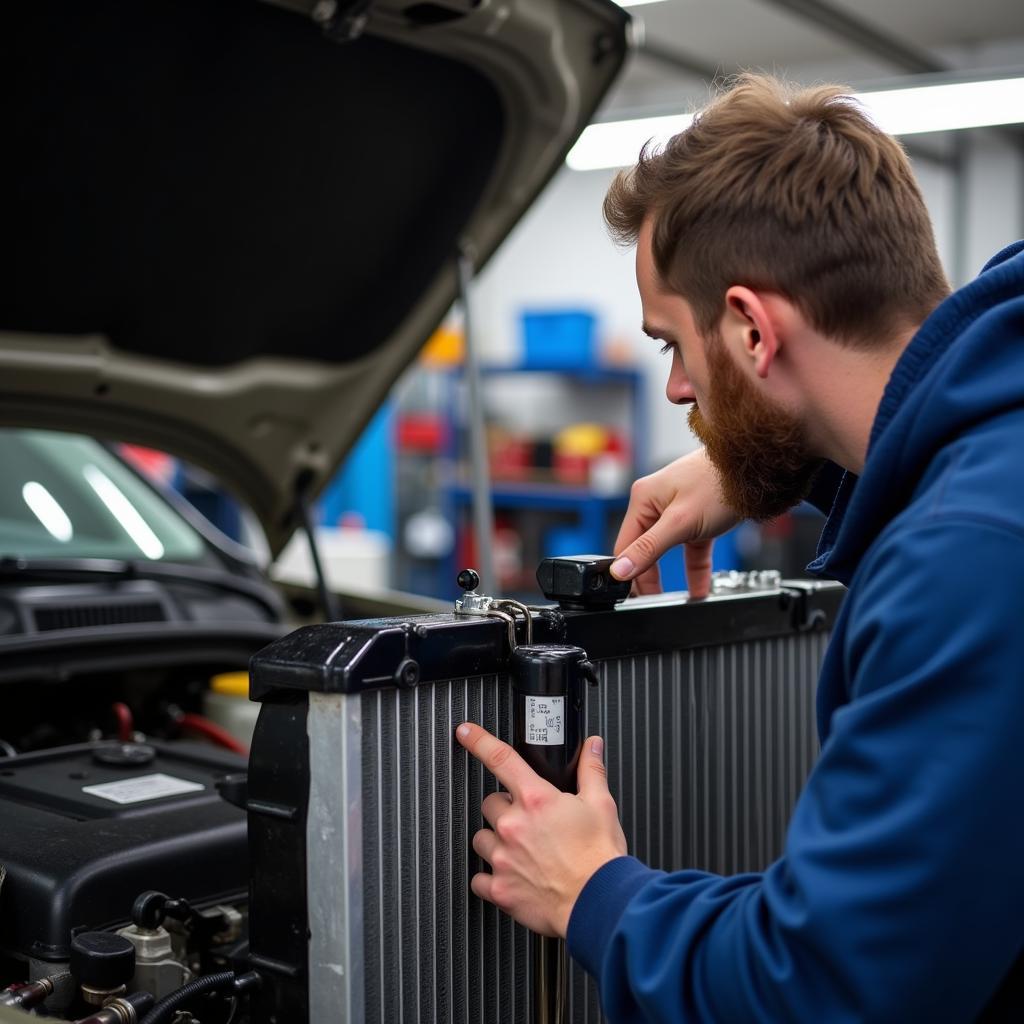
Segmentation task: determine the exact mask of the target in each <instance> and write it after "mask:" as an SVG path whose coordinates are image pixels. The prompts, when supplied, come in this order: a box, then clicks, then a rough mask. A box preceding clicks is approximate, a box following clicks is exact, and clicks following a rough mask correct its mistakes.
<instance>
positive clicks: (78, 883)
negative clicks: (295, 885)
mask: <svg viewBox="0 0 1024 1024" xmlns="http://www.w3.org/2000/svg"><path fill="white" fill-rule="evenodd" d="M244 768H245V759H244V758H242V757H239V756H237V755H235V754H229V753H227V752H220V751H217V750H215V749H213V748H210V747H205V746H199V745H195V744H186V743H180V744H178V743H176V744H173V745H168V744H155V743H154V744H145V745H143V744H122V743H109V742H108V743H90V744H80V745H76V746H70V747H60V748H57V749H54V750H46V751H42V752H40V753H35V754H25V755H21V756H19V757H13V758H9V759H5V760H0V822H3V826H2V828H0V866H2V867H4V868H6V871H7V875H6V878H5V879H4V880H3V882H2V883H0V885H2V888H0V948H2V949H3V950H4V951H5V952H7V953H10V954H12V955H14V956H18V957H25V958H34V959H37V960H45V961H54V962H58V961H65V960H67V959H68V956H69V952H70V949H69V944H70V941H71V934H72V931H79V930H81V929H86V928H87V929H101V928H108V927H112V926H115V925H118V924H122V923H126V922H127V921H128V920H129V917H130V913H131V907H132V902H133V901H134V899H135V897H136V896H137V895H138V894H139V893H140V892H142V891H144V890H146V889H161V890H163V891H165V892H168V893H170V894H171V895H173V896H183V897H185V898H187V899H188V900H189V901H190V902H192V903H194V904H199V905H202V904H204V903H221V902H236V901H238V900H239V899H243V898H245V896H246V893H247V887H248V855H247V854H248V851H247V847H246V821H245V812H244V811H241V810H239V809H238V808H236V807H232V806H231V805H229V804H227V803H225V802H224V801H223V800H222V799H221V797H220V795H219V794H218V793H217V790H216V788H215V784H216V782H217V780H218V779H219V778H220V777H221V776H223V775H225V774H228V773H230V772H236V771H239V770H244Z"/></svg>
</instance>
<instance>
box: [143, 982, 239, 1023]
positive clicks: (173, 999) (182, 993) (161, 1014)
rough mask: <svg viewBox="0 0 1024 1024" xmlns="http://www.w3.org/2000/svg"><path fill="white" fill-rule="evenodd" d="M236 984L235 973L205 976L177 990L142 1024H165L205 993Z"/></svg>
mask: <svg viewBox="0 0 1024 1024" xmlns="http://www.w3.org/2000/svg"><path fill="white" fill-rule="evenodd" d="M234 982H235V972H234V971H221V972H220V974H205V975H203V977H201V978H196V979H195V980H194V981H190V982H189V983H188V984H187V985H182V987H181V988H179V989H175V990H174V991H173V992H172V993H171V994H170V995H166V996H164V997H163V999H161V1000H160V1002H158V1003H157V1004H156V1005H155V1006H154V1007H153V1009H152V1010H150V1011H149V1013H147V1014H146V1016H145V1017H143V1018H142V1020H141V1022H140V1024H165V1022H166V1021H169V1020H170V1019H171V1018H172V1017H173V1016H174V1011H175V1010H177V1009H179V1008H180V1007H182V1006H184V1004H185V1003H188V1002H191V1001H192V1000H193V999H194V998H195V997H196V996H201V995H202V994H203V993H204V992H215V991H216V990H217V989H219V988H227V987H228V986H229V985H233V984H234Z"/></svg>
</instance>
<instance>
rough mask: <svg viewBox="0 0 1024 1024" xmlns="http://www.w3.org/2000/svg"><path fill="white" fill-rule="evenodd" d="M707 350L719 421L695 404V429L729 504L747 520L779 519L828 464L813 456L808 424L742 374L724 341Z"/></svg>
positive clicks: (712, 410)
mask: <svg viewBox="0 0 1024 1024" xmlns="http://www.w3.org/2000/svg"><path fill="white" fill-rule="evenodd" d="M706 351H707V360H708V372H709V377H710V383H709V391H710V398H709V400H708V404H709V406H710V409H709V412H710V415H711V418H712V419H713V420H714V422H713V423H709V422H708V420H707V419H705V417H704V415H703V414H702V413H701V411H700V409H698V408H697V406H696V405H694V406H692V407H691V408H690V414H689V423H690V429H691V430H692V431H693V432H694V434H696V435H697V437H698V439H699V440H700V441H702V442H703V444H704V448H705V450H706V451H707V453H708V457H709V458H710V459H711V463H712V465H713V466H714V467H715V469H716V470H717V471H718V477H719V480H720V482H721V486H722V495H723V497H724V498H725V502H726V504H727V505H728V506H729V507H730V508H731V509H732V510H733V511H734V512H736V513H737V515H740V516H743V517H744V518H745V519H754V520H757V521H764V520H767V519H774V518H775V517H776V516H780V515H782V513H783V512H785V511H787V510H788V509H791V508H792V507H793V506H794V505H797V504H799V503H800V502H801V501H803V499H804V498H806V497H807V495H808V494H809V493H810V490H811V484H812V483H813V482H814V477H815V474H816V473H817V472H818V470H819V469H820V468H821V465H822V461H823V460H821V459H815V458H813V457H812V456H811V455H809V454H808V450H807V438H806V432H805V431H804V428H803V424H801V423H800V421H799V420H798V419H797V418H796V417H795V416H793V415H792V414H791V413H789V412H787V411H786V410H785V409H783V408H781V407H779V406H778V405H776V404H775V403H774V402H772V401H770V400H769V399H768V398H766V397H765V396H764V395H762V394H761V393H760V392H759V391H758V390H757V389H756V388H755V387H754V385H753V384H751V383H750V381H748V380H747V379H746V377H744V376H743V373H742V371H741V370H740V369H739V368H738V367H737V366H736V365H735V364H734V363H733V361H732V360H731V359H730V358H729V355H728V353H727V352H726V351H725V346H724V344H723V343H722V341H721V339H720V338H711V339H709V340H708V342H707V345H706Z"/></svg>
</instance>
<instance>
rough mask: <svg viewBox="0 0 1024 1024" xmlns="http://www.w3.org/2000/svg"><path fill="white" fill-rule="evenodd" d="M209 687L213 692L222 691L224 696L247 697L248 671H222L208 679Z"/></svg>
mask: <svg viewBox="0 0 1024 1024" xmlns="http://www.w3.org/2000/svg"><path fill="white" fill-rule="evenodd" d="M210 689H211V690H213V692H214V693H222V694H224V695H225V696H226V697H248V696H249V673H248V672H222V673H221V674H220V675H219V676H214V677H213V678H212V679H211V680H210Z"/></svg>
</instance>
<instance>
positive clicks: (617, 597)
mask: <svg viewBox="0 0 1024 1024" xmlns="http://www.w3.org/2000/svg"><path fill="white" fill-rule="evenodd" d="M614 561H615V558H614V556H612V555H565V556H563V557H561V558H545V559H544V561H543V562H541V563H540V565H539V566H538V567H537V583H538V584H540V589H541V591H542V592H543V593H544V596H545V597H546V598H548V600H550V601H557V602H558V603H559V605H561V607H562V608H567V609H598V608H612V607H614V606H615V605H617V604H618V603H619V602H620V601H624V600H625V599H626V598H627V597H629V590H630V586H631V584H630V582H629V580H617V579H615V577H614V576H612V574H611V572H609V568H610V567H611V564H612V562H614Z"/></svg>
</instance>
